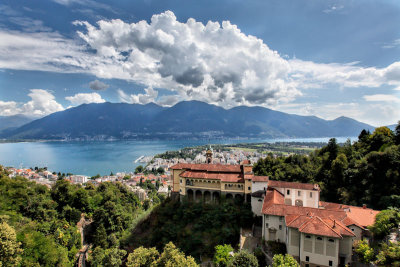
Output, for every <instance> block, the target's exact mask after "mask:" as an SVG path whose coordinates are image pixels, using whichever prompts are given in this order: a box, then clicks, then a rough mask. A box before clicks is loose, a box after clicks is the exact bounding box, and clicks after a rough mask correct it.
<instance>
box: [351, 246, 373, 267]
mask: <svg viewBox="0 0 400 267" xmlns="http://www.w3.org/2000/svg"><path fill="white" fill-rule="evenodd" d="M354 250H355V252H356V253H357V255H358V257H359V259H360V261H361V262H363V263H371V262H372V261H373V260H374V259H375V254H374V250H373V249H372V248H371V247H370V246H369V245H368V242H367V241H365V240H360V241H357V242H356V243H355V248H354Z"/></svg>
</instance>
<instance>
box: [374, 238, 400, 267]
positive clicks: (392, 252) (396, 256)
mask: <svg viewBox="0 0 400 267" xmlns="http://www.w3.org/2000/svg"><path fill="white" fill-rule="evenodd" d="M375 263H376V264H377V265H378V266H399V265H400V245H399V244H398V243H391V242H389V244H385V243H382V247H381V249H380V251H379V253H378V256H377V260H376V261H375Z"/></svg>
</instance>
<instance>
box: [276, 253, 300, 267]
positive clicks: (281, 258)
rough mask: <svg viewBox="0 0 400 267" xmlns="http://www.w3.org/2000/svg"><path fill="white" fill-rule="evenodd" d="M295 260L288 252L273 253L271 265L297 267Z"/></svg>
mask: <svg viewBox="0 0 400 267" xmlns="http://www.w3.org/2000/svg"><path fill="white" fill-rule="evenodd" d="M298 266H300V265H299V264H298V263H297V261H296V260H295V259H294V258H293V257H292V256H291V255H289V254H286V255H282V254H275V255H274V257H273V258H272V267H298Z"/></svg>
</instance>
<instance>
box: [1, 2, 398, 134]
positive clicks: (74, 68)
mask: <svg viewBox="0 0 400 267" xmlns="http://www.w3.org/2000/svg"><path fill="white" fill-rule="evenodd" d="M399 25H400V1H397V0H393V1H389V0H377V1H371V0H346V1H329V0H319V1H317V0H298V1H288V0H259V1H255V0H247V1H237V0H226V1H225V0H220V1H215V0H210V1H200V0H185V1H168V0H165V1H153V0H144V1H132V0H119V1H118V0H116V1H94V0H48V1H44V0H35V1H20V0H2V1H1V2H0V116H12V115H16V114H23V115H27V116H34V117H42V116H45V115H48V114H51V113H53V112H57V111H61V110H64V109H67V108H71V107H74V106H78V105H80V104H84V103H102V102H115V103H117V102H125V103H136V104H147V103H150V102H154V103H156V104H159V105H163V106H172V105H174V104H176V103H177V102H180V101H189V100H199V101H204V102H207V103H210V104H214V105H218V106H221V107H223V108H232V107H235V106H240V105H247V106H263V107H267V108H271V109H274V110H279V111H283V112H287V113H292V114H299V115H314V116H318V117H320V118H323V119H330V120H331V119H335V118H337V117H340V116H346V117H351V118H354V119H357V120H359V121H362V122H365V123H369V124H371V125H373V126H382V125H389V124H395V123H397V121H398V120H400V27H399Z"/></svg>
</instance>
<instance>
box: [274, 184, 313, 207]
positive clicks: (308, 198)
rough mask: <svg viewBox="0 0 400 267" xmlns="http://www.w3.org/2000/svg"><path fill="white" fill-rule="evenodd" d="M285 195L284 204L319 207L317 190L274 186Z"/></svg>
mask: <svg viewBox="0 0 400 267" xmlns="http://www.w3.org/2000/svg"><path fill="white" fill-rule="evenodd" d="M275 189H276V190H278V191H279V192H281V193H282V194H283V195H284V196H285V204H286V205H291V206H303V207H310V208H318V207H319V191H318V190H305V189H294V188H275Z"/></svg>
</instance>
